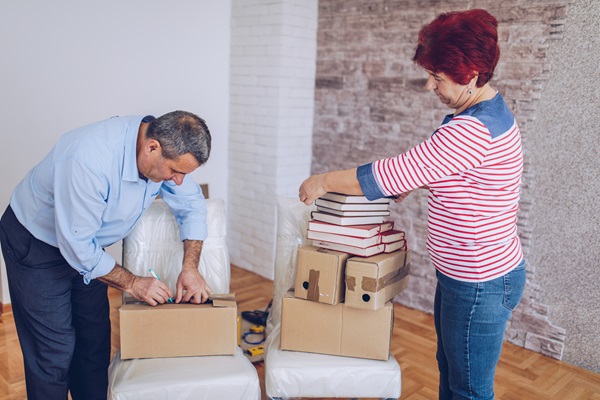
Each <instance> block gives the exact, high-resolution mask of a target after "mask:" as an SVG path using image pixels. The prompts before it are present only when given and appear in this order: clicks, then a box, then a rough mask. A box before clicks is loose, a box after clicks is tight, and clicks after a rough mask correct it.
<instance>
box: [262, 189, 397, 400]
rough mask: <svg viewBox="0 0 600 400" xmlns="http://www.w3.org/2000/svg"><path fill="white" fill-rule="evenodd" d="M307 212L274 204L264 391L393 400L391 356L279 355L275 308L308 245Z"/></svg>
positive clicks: (294, 203) (287, 202) (286, 201)
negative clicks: (382, 358)
mask: <svg viewBox="0 0 600 400" xmlns="http://www.w3.org/2000/svg"><path fill="white" fill-rule="evenodd" d="M311 211H314V206H313V207H307V206H305V205H304V204H303V203H301V202H300V201H298V199H297V198H279V199H278V205H277V241H276V250H275V275H274V279H275V281H274V294H273V305H272V308H271V312H270V313H269V316H268V319H267V333H268V335H267V340H266V342H265V353H266V356H265V389H266V392H267V395H268V396H269V397H270V398H271V399H280V398H281V399H291V398H300V397H308V398H310V397H332V398H335V397H350V398H356V397H369V398H383V399H397V398H399V397H400V392H401V371H400V366H399V365H398V362H397V361H396V359H395V358H394V356H393V354H390V357H389V358H388V360H387V361H378V360H367V359H362V358H353V357H340V356H331V355H325V354H312V353H303V352H295V351H286V350H281V349H280V333H281V302H282V298H283V295H284V294H285V293H286V292H287V291H288V290H289V289H292V288H293V287H294V283H295V276H296V261H297V260H296V259H297V253H298V248H299V247H301V246H303V245H305V244H309V240H308V239H307V238H306V230H307V227H308V221H309V220H310V213H311Z"/></svg>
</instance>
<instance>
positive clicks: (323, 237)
mask: <svg viewBox="0 0 600 400" xmlns="http://www.w3.org/2000/svg"><path fill="white" fill-rule="evenodd" d="M307 238H308V239H312V240H320V241H324V242H333V243H340V244H347V245H348V246H354V247H360V248H362V249H364V248H366V247H370V246H374V245H376V244H380V243H381V236H379V235H375V236H371V237H362V238H361V237H355V236H344V235H338V234H335V233H326V232H315V231H310V230H309V231H308V235H307Z"/></svg>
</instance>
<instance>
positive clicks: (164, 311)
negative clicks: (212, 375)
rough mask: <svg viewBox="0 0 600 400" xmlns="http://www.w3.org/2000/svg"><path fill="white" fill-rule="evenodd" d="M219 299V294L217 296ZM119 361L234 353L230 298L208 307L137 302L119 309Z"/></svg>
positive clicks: (234, 328) (234, 311)
mask: <svg viewBox="0 0 600 400" xmlns="http://www.w3.org/2000/svg"><path fill="white" fill-rule="evenodd" d="M221 296H223V295H221ZM119 318H120V334H121V358H122V359H129V358H160V357H183V356H207V355H226V354H235V352H236V350H237V305H236V303H235V298H234V297H233V295H227V296H225V297H220V298H217V297H215V298H214V299H213V300H212V301H211V302H210V303H208V304H206V303H205V304H190V303H186V304H161V305H158V306H155V307H152V306H150V305H148V304H146V303H141V302H137V301H131V302H129V301H128V302H126V303H125V304H123V305H122V306H121V308H120V309H119Z"/></svg>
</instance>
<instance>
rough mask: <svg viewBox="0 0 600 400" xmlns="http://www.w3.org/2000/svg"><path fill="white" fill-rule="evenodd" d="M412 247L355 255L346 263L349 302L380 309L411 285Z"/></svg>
mask: <svg viewBox="0 0 600 400" xmlns="http://www.w3.org/2000/svg"><path fill="white" fill-rule="evenodd" d="M410 253H411V252H410V250H408V251H406V252H405V251H396V252H394V253H389V254H378V255H376V256H372V257H366V258H365V257H352V258H350V259H349V260H348V261H347V263H346V296H345V298H346V300H345V302H346V305H347V306H348V307H355V308H363V309H367V310H378V309H379V308H381V307H383V306H384V305H385V304H386V303H387V302H388V301H390V300H392V299H393V298H394V296H396V295H397V294H398V293H400V292H401V291H403V290H404V289H406V288H407V287H408V280H409V272H410Z"/></svg>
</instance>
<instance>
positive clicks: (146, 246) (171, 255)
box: [123, 199, 231, 294]
mask: <svg viewBox="0 0 600 400" xmlns="http://www.w3.org/2000/svg"><path fill="white" fill-rule="evenodd" d="M226 222H227V217H226V214H225V202H224V201H223V200H221V199H207V200H206V224H207V226H208V237H207V238H206V240H205V241H204V244H203V245H202V256H201V258H200V273H201V274H202V276H203V277H204V279H205V280H206V282H207V283H208V285H209V286H210V288H211V289H212V292H213V293H229V280H230V278H231V270H230V268H229V253H228V251H227V245H226V240H227V238H226V233H227V229H226V227H227V225H226ZM182 261H183V242H182V241H181V240H180V239H179V224H178V223H177V221H176V220H175V217H174V216H173V213H172V212H171V210H169V207H168V206H167V204H166V203H165V202H164V201H163V200H161V199H156V200H154V202H152V204H151V205H150V207H148V209H147V210H146V212H145V213H144V214H143V215H142V217H141V218H140V220H139V221H138V223H137V224H136V225H135V227H134V228H133V230H132V231H131V233H130V234H129V235H128V236H127V237H126V238H125V239H124V240H123V266H124V267H125V268H127V269H128V270H129V271H131V272H133V273H134V274H136V275H138V276H151V274H150V272H149V270H148V269H149V268H152V269H154V271H155V272H156V273H157V274H158V275H159V276H160V278H161V280H162V281H164V282H165V283H166V284H167V285H169V287H170V288H171V290H172V291H173V294H175V289H176V287H175V285H176V283H177V277H178V276H179V272H181V263H182Z"/></svg>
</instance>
